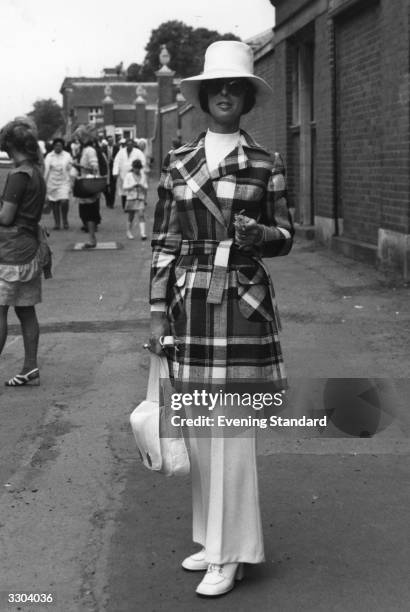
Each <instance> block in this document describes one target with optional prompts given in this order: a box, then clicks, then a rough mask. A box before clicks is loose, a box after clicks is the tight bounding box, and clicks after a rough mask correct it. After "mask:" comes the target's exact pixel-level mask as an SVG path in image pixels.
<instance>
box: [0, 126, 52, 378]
mask: <svg viewBox="0 0 410 612" xmlns="http://www.w3.org/2000/svg"><path fill="white" fill-rule="evenodd" d="M0 150H2V151H6V153H7V154H8V155H9V157H10V158H11V159H12V160H13V162H14V168H13V169H12V170H11V171H10V172H9V175H8V178H7V182H6V185H5V188H4V192H3V195H2V198H1V205H0V354H1V352H2V350H3V348H4V345H5V343H6V339H7V315H8V310H9V308H10V306H13V307H14V310H15V312H16V315H17V318H18V319H19V321H20V325H21V331H22V335H23V344H24V363H23V366H22V368H21V370H20V372H19V373H18V374H16V375H15V376H13V377H12V378H10V379H9V380H8V381H7V382H6V383H5V384H6V386H8V387H20V386H22V385H28V384H33V385H34V384H37V385H38V384H39V383H40V372H39V369H38V364H37V352H38V342H39V336H40V329H39V324H38V320H37V315H36V310H35V305H36V304H38V303H39V302H41V262H40V253H39V245H40V241H39V231H40V230H39V225H38V224H39V221H40V218H41V213H42V210H43V206H44V201H45V197H46V184H45V181H44V178H43V172H42V167H41V164H42V155H41V151H40V149H39V146H38V143H37V131H36V128H35V126H34V125H33V123H32V121H31V120H30V119H29V118H18V119H15V120H14V121H11V122H10V123H7V124H6V125H5V126H4V127H3V128H2V130H1V131H0Z"/></svg>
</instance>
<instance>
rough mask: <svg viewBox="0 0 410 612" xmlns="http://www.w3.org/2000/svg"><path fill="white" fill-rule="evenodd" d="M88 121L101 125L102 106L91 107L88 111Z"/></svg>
mask: <svg viewBox="0 0 410 612" xmlns="http://www.w3.org/2000/svg"><path fill="white" fill-rule="evenodd" d="M88 121H89V122H90V123H102V122H103V110H102V106H92V107H90V108H89V109H88Z"/></svg>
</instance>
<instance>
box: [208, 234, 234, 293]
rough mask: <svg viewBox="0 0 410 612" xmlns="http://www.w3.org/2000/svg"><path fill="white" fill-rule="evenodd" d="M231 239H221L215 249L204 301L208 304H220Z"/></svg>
mask: <svg viewBox="0 0 410 612" xmlns="http://www.w3.org/2000/svg"><path fill="white" fill-rule="evenodd" d="M232 242H233V240H232V239H230V240H222V241H221V242H220V243H219V245H218V248H217V249H216V253H215V257H214V266H213V269H212V274H211V281H210V283H209V289H208V295H207V298H206V301H207V302H208V303H209V304H221V303H222V296H223V291H224V288H225V280H226V269H227V267H228V261H229V253H230V249H231V246H232Z"/></svg>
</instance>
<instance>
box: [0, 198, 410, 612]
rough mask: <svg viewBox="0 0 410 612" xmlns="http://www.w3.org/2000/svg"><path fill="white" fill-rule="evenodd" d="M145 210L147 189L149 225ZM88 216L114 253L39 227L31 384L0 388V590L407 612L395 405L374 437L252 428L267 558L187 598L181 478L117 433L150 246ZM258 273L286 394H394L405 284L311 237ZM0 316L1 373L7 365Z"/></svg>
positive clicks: (401, 434) (403, 333)
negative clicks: (335, 383)
mask: <svg viewBox="0 0 410 612" xmlns="http://www.w3.org/2000/svg"><path fill="white" fill-rule="evenodd" d="M154 201H155V195H154V189H151V193H150V206H149V217H150V220H149V223H148V226H149V227H150V225H151V223H152V213H153V203H154ZM102 212H103V223H102V226H101V229H100V231H99V233H98V240H100V241H108V240H109V241H112V240H116V241H118V242H120V243H122V246H123V248H122V249H121V250H118V251H95V252H75V251H72V250H69V247H70V245H72V244H73V243H74V242H76V241H83V239H84V235H83V234H82V233H81V232H80V231H79V229H78V228H79V226H80V222H79V220H78V218H77V211H76V210H75V209H74V208H72V210H71V212H70V222H71V228H72V229H71V230H70V231H69V232H52V236H51V240H52V246H53V252H54V258H55V266H54V271H53V273H54V278H53V279H52V280H50V281H45V282H44V285H43V287H44V301H43V303H42V305H41V306H40V307H39V309H38V312H39V319H40V322H41V328H42V336H41V344H40V367H41V372H42V386H41V387H40V388H38V389H34V390H28V389H20V390H18V392H17V391H14V392H11V391H10V390H6V389H4V388H2V389H0V406H1V409H2V417H3V422H2V432H1V438H0V441H1V445H0V447H1V450H0V459H1V461H0V476H2V480H1V482H2V483H3V489H2V490H3V491H4V492H3V493H2V494H1V504H0V508H1V509H0V537H1V544H0V565H1V573H2V580H1V584H0V591H3V592H4V591H5V590H9V589H15V590H17V591H22V590H25V591H28V590H30V589H31V590H33V592H39V590H41V592H50V591H51V592H54V593H55V594H56V601H55V606H54V607H51V608H50V607H48V608H47V609H48V610H53V612H54V610H56V611H57V612H88V611H93V612H94V611H96V612H102V611H107V612H134V611H135V610H138V611H139V610H142V611H144V612H159V611H162V612H174V610H181V611H185V610H186V611H188V610H190V611H191V610H204V611H207V610H236V611H237V612H242V611H243V612H245V611H246V612H247V611H248V610H251V609H257V610H261V611H265V610H266V611H268V610H280V611H281V612H295V611H299V610H300V611H303V612H305V611H306V612H313V611H314V612H318V611H319V612H322V611H323V612H328V611H329V610H332V611H336V612H339V611H340V612H357V611H362V610H372V611H376V612H386V611H389V612H390V611H393V610H394V611H401V610H403V612H404V611H405V610H407V609H408V601H409V597H410V592H409V591H410V587H409V580H408V567H409V561H410V558H409V557H410V549H409V546H408V543H407V542H408V510H407V506H408V499H409V493H410V492H409V479H408V473H409V468H410V459H409V456H410V453H409V451H410V445H409V436H408V431H409V430H408V406H407V405H403V406H399V410H398V416H397V419H396V422H395V423H393V424H392V427H391V428H388V429H387V430H386V431H385V432H383V435H380V436H376V437H375V438H374V439H367V440H363V439H359V440H357V439H354V440H348V439H325V440H319V439H313V440H312V439H310V440H309V439H298V438H297V437H288V436H282V437H279V438H278V437H276V438H274V437H273V436H271V435H268V434H264V433H262V435H261V436H260V444H259V472H260V491H261V504H262V513H263V524H264V532H265V546H266V563H265V564H264V565H261V566H258V567H251V568H249V571H248V578H247V579H246V580H245V581H244V582H243V583H242V584H240V585H238V587H237V588H235V590H234V591H233V592H232V593H230V594H229V595H228V596H227V597H225V598H221V599H219V600H215V601H212V602H210V601H207V600H202V599H199V598H197V597H196V596H195V595H194V590H195V587H196V584H197V583H198V581H199V579H200V578H199V577H198V576H197V575H191V574H187V573H185V572H182V571H181V569H180V567H179V564H180V561H181V559H182V558H183V557H184V556H186V555H187V554H189V552H190V551H191V550H192V544H191V541H190V520H191V519H190V512H191V510H190V484H189V479H188V478H186V479H185V478H183V479H177V478H176V479H166V478H162V477H161V476H158V475H155V474H151V473H150V472H148V471H147V470H146V469H144V468H143V467H142V466H141V464H140V463H139V460H138V458H137V453H136V449H135V445H134V441H133V438H132V434H131V431H130V427H129V424H128V417H129V414H130V412H131V410H132V408H133V406H135V405H136V404H137V403H138V402H139V401H141V399H143V397H144V392H145V385H146V379H147V368H148V356H147V355H146V353H145V351H144V350H143V349H142V344H143V342H144V341H145V340H146V338H147V334H148V321H149V310H148V305H147V291H148V279H149V271H150V245H149V242H146V243H144V242H140V241H139V240H138V239H137V240H135V241H127V240H126V238H125V215H123V213H122V212H121V211H120V209H119V208H118V206H117V208H116V209H114V210H112V211H111V210H107V209H105V207H104V206H102ZM50 223H51V222H50ZM267 263H268V266H269V268H270V270H271V272H272V277H273V279H274V285H275V290H276V294H277V299H278V303H279V308H280V312H281V316H282V323H283V332H282V336H281V337H282V343H283V349H284V353H285V360H286V364H287V369H288V374H289V379H290V383H291V386H292V380H293V381H295V385H296V386H297V381H298V379H299V378H300V377H305V378H309V377H315V378H327V377H344V378H351V377H363V378H376V377H387V378H388V379H400V380H399V385H401V388H405V385H406V384H407V377H408V373H409V359H408V346H409V320H410V316H409V314H410V313H409V299H408V297H409V296H408V289H407V288H405V287H394V286H390V285H389V283H388V282H385V281H383V280H382V279H380V278H379V275H378V273H377V272H376V271H375V270H373V269H371V268H369V267H367V266H365V265H363V264H358V263H357V262H354V261H352V260H348V259H346V258H344V257H342V256H340V255H336V254H333V253H329V252H328V251H326V250H322V249H319V250H317V249H315V248H314V246H313V245H312V244H311V243H308V242H302V241H298V242H297V243H296V244H295V247H294V249H293V251H292V252H291V253H290V255H289V256H287V257H285V258H282V259H279V258H278V259H277V260H271V261H269V260H267ZM10 324H11V325H10V337H9V340H8V344H7V347H6V350H5V353H4V355H2V357H1V362H0V371H1V375H2V376H3V378H6V377H7V376H8V375H9V374H12V373H13V372H14V370H15V368H17V367H18V365H19V363H20V361H21V355H22V346H21V340H20V338H19V336H17V335H14V334H16V333H17V331H18V328H17V326H16V320H15V318H14V315H12V316H11V317H10ZM5 484H7V485H8V486H7V488H5V487H4V485H5ZM0 603H1V605H0V609H1V610H3V609H5V610H6V609H7V610H9V609H10V610H16V607H12V608H7V607H6V606H4V608H3V607H2V605H3V602H0ZM22 609H24V608H22ZM35 609H36V610H40V609H41V608H40V607H36V608H35Z"/></svg>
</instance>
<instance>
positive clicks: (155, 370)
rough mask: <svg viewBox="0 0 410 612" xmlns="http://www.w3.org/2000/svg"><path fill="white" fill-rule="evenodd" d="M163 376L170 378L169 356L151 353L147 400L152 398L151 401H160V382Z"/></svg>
mask: <svg viewBox="0 0 410 612" xmlns="http://www.w3.org/2000/svg"><path fill="white" fill-rule="evenodd" d="M161 378H163V379H168V378H169V370H168V361H167V358H166V357H164V356H161V355H155V354H154V353H151V354H150V367H149V375H148V385H147V396H146V397H147V400H150V401H151V402H159V382H160V379H161Z"/></svg>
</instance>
